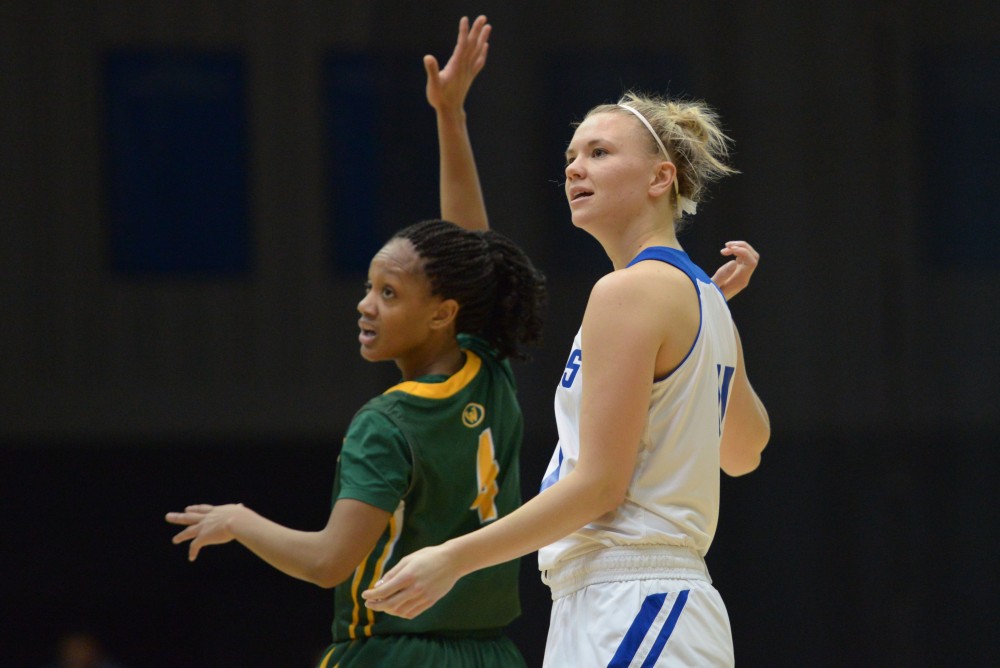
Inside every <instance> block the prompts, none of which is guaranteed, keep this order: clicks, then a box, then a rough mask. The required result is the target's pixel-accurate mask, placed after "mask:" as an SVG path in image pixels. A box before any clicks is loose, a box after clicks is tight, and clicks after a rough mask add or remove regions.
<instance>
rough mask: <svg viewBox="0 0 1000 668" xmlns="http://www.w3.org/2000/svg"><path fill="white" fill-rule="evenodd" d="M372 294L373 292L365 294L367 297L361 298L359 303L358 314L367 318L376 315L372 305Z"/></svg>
mask: <svg viewBox="0 0 1000 668" xmlns="http://www.w3.org/2000/svg"><path fill="white" fill-rule="evenodd" d="M371 296H372V293H371V290H369V291H368V292H366V293H365V296H364V297H362V298H361V301H359V302H358V313H360V314H361V315H363V316H365V317H370V316H372V315H374V308H373V304H372V298H371Z"/></svg>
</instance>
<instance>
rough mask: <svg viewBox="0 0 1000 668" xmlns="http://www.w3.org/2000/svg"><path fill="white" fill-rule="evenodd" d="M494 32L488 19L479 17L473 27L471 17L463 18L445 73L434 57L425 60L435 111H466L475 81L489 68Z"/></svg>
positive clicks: (428, 87)
mask: <svg viewBox="0 0 1000 668" xmlns="http://www.w3.org/2000/svg"><path fill="white" fill-rule="evenodd" d="M491 30H492V27H491V26H490V24H489V23H487V22H486V17H485V16H479V17H477V18H476V20H475V21H473V22H472V26H471V27H470V26H469V19H468V17H466V16H463V17H462V19H461V20H460V21H459V22H458V40H457V41H456V42H455V50H454V51H452V54H451V58H449V59H448V63H447V64H446V65H445V66H444V69H443V70H442V69H439V67H438V61H437V58H435V57H434V56H430V55H428V56H424V69H425V70H426V71H427V101H428V102H429V103H430V105H431V106H432V107H434V109H436V110H437V111H441V110H444V109H461V108H462V105H463V104H464V103H465V96H466V95H467V94H468V93H469V88H470V87H471V86H472V82H473V80H475V78H476V75H477V74H479V72H480V71H482V69H483V66H484V65H486V54H487V52H488V51H489V47H490V44H489V38H490V31H491Z"/></svg>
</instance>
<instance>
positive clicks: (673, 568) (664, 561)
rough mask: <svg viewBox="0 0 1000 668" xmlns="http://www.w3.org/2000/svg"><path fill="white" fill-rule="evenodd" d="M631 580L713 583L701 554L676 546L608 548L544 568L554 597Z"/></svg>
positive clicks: (544, 577)
mask: <svg viewBox="0 0 1000 668" xmlns="http://www.w3.org/2000/svg"><path fill="white" fill-rule="evenodd" d="M631 580H701V581H704V582H708V583H711V582H712V578H711V577H709V575H708V566H706V565H705V560H704V559H703V558H702V556H701V555H700V554H698V553H697V552H695V551H694V550H692V549H691V548H687V547H676V546H672V545H657V546H615V547H605V548H601V549H599V550H594V551H593V552H588V553H587V554H583V555H581V556H579V557H575V558H573V559H570V560H568V561H565V562H563V563H560V564H559V565H557V566H556V567H555V568H550V569H548V570H544V571H542V582H544V583H545V584H546V585H548V586H549V588H550V589H551V590H552V600H555V599H557V598H562V597H563V596H567V595H568V594H572V593H573V592H575V591H579V590H580V589H583V588H584V587H587V586H590V585H592V584H600V583H602V582H626V581H631Z"/></svg>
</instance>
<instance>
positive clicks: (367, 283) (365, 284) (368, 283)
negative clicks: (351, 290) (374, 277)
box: [362, 281, 372, 295]
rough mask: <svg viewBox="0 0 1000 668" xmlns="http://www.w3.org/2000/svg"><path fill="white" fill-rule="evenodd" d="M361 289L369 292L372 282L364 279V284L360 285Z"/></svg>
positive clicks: (366, 292)
mask: <svg viewBox="0 0 1000 668" xmlns="http://www.w3.org/2000/svg"><path fill="white" fill-rule="evenodd" d="M362 289H363V290H364V293H365V294H366V295H367V294H368V293H369V292H371V291H372V282H371V281H365V283H364V285H363V286H362Z"/></svg>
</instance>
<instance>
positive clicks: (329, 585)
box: [308, 560, 353, 589]
mask: <svg viewBox="0 0 1000 668" xmlns="http://www.w3.org/2000/svg"><path fill="white" fill-rule="evenodd" d="M352 572H353V570H345V569H344V568H343V566H341V565H340V564H337V563H334V562H333V561H332V560H325V561H321V562H320V563H318V564H316V566H315V567H314V568H313V570H312V572H311V573H310V574H309V577H308V580H309V582H311V583H313V584H314V585H316V586H317V587H320V588H322V589H333V588H334V587H336V586H337V585H339V584H341V583H343V582H344V581H346V580H347V578H349V577H351V573H352Z"/></svg>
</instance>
